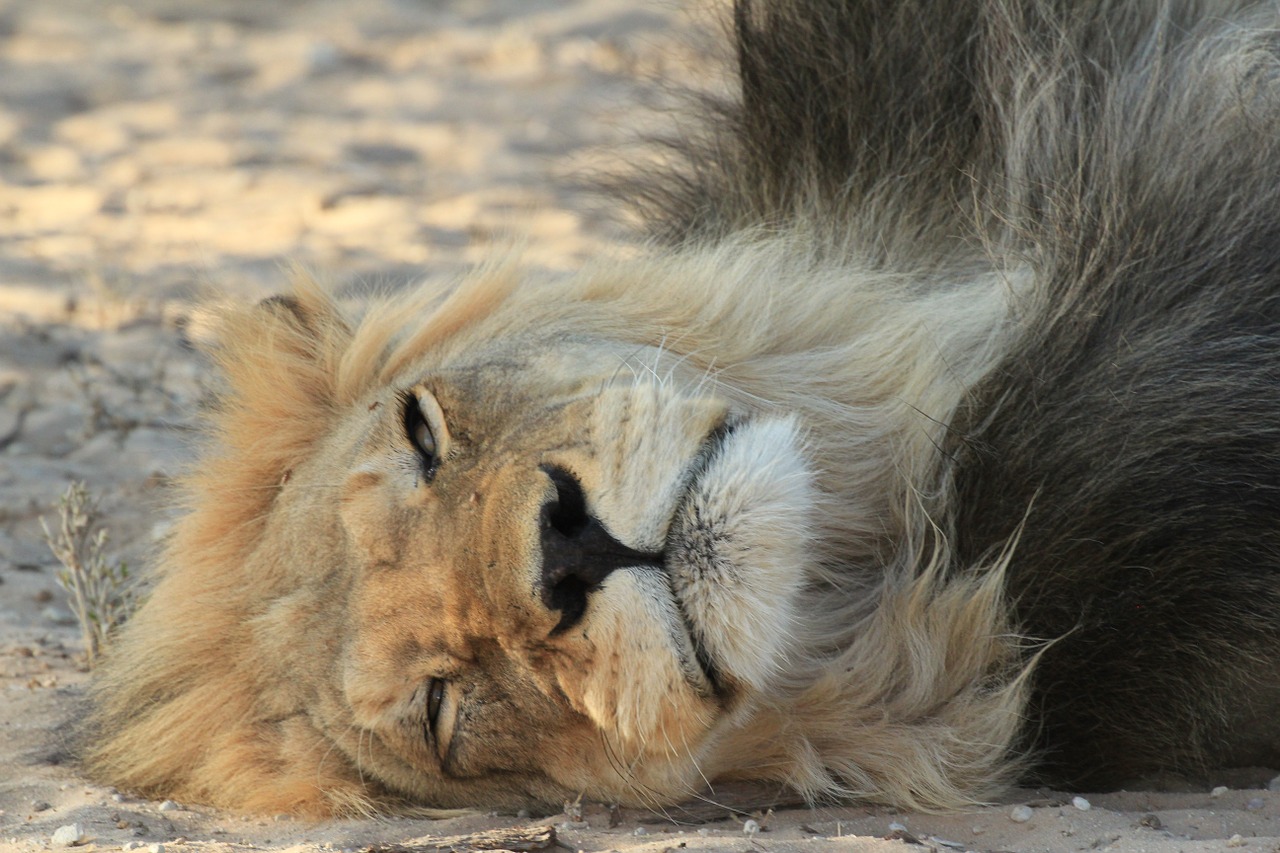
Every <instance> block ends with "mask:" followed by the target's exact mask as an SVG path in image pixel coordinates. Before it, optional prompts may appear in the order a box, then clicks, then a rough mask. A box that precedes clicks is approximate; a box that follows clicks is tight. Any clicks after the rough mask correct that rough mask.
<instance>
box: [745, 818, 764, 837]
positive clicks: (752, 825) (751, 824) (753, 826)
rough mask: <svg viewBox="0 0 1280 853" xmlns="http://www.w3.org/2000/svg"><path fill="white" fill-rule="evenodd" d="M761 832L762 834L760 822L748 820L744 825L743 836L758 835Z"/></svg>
mask: <svg viewBox="0 0 1280 853" xmlns="http://www.w3.org/2000/svg"><path fill="white" fill-rule="evenodd" d="M759 832H760V823H759V821H754V820H748V821H747V822H746V823H744V824H743V825H742V834H743V835H756V834H758V833H759Z"/></svg>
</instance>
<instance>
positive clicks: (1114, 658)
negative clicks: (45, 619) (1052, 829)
mask: <svg viewBox="0 0 1280 853" xmlns="http://www.w3.org/2000/svg"><path fill="white" fill-rule="evenodd" d="M1277 18H1280V15H1278V14H1277V11H1276V9H1274V8H1273V7H1272V6H1270V5H1266V4H1258V3H1243V2H1241V3H1225V2H1212V3H1210V2H1204V3H1197V2H1190V0H1187V2H1171V3H1157V2H1142V0H1125V2H1098V3H1088V4H1085V3H1077V2H1067V0H1063V2H1060V3H1053V2H1048V0H1043V2H1037V1H1036V0H1023V2H1014V0H985V2H979V0H969V1H968V2H960V3H953V2H950V0H947V2H943V0H913V2H908V3H883V2H835V0H792V1H791V2H786V0H777V2H772V3H764V2H761V3H756V2H750V0H742V2H739V3H737V4H736V6H735V14H734V20H735V25H736V29H735V33H736V36H735V38H736V41H735V44H736V46H737V51H738V67H739V71H740V78H741V82H742V91H741V97H740V98H739V99H738V100H735V101H733V102H731V103H726V104H712V105H711V108H710V109H706V110H705V112H706V113H707V114H708V115H710V116H711V117H710V118H709V119H708V120H707V122H706V124H705V125H703V126H702V130H697V131H694V132H691V134H690V135H689V136H688V137H686V138H684V139H681V140H676V141H670V142H668V143H667V145H668V148H669V150H670V151H671V152H672V154H673V155H674V157H673V160H672V162H670V163H669V164H668V165H667V166H666V167H664V171H662V172H661V173H657V174H646V175H642V176H639V177H632V178H629V179H627V180H626V181H623V182H621V183H620V186H622V187H623V188H625V189H626V190H627V192H628V195H629V198H630V199H631V200H632V201H634V202H637V203H638V204H639V206H640V208H641V210H642V212H643V213H644V215H645V216H646V217H647V222H648V223H649V228H650V231H651V233H652V234H654V235H655V237H656V238H657V240H658V241H659V242H656V243H655V245H654V247H653V251H652V252H650V253H649V254H648V255H647V256H644V257H641V258H639V259H633V260H627V261H617V260H603V261H600V262H598V263H595V264H593V265H589V266H588V267H587V268H585V269H583V270H582V271H580V272H578V273H576V274H574V275H572V276H567V277H563V278H557V279H551V280H536V279H532V278H528V277H526V276H525V275H524V274H522V273H521V272H520V271H519V268H518V265H516V264H515V263H510V262H504V263H498V264H495V265H493V266H491V267H487V268H484V269H481V270H479V271H477V272H476V273H475V274H474V275H472V276H471V277H470V278H468V279H467V280H466V281H463V282H462V283H460V284H459V285H457V287H456V288H453V289H452V290H449V291H446V290H444V289H442V290H439V291H435V290H431V289H429V288H423V289H420V290H418V291H415V292H413V293H409V294H406V295H401V296H395V297H389V298H384V299H380V300H378V299H375V300H371V301H370V303H369V304H368V305H367V306H366V307H365V308H364V310H363V312H361V314H360V316H351V317H345V316H343V314H342V312H341V311H340V310H339V309H338V308H337V306H336V305H334V304H333V302H332V301H331V300H330V299H329V298H328V297H326V296H325V295H324V294H323V292H322V291H321V290H320V289H319V288H317V287H315V286H314V285H312V284H309V283H308V282H306V281H305V280H304V281H300V282H299V283H298V284H297V285H296V287H295V289H294V292H293V295H292V296H291V297H289V298H288V299H286V300H279V301H274V302H270V303H268V304H266V305H264V306H261V307H258V308H245V309H242V308H227V309H225V310H223V311H222V313H221V317H222V320H221V334H220V335H219V342H218V344H217V346H216V347H215V349H214V351H213V357H214V359H215V361H216V362H217V364H218V365H219V367H220V369H221V371H222V374H223V376H224V377H225V390H224V392H223V394H222V396H221V399H220V400H219V403H218V405H217V406H216V408H215V410H214V411H213V413H212V415H211V418H210V427H209V437H210V438H209V443H208V447H207V448H206V450H205V451H204V455H203V456H202V457H201V458H200V460H199V461H198V462H197V464H196V466H195V468H194V470H193V472H192V474H191V475H190V476H189V477H188V478H187V480H186V481H185V486H184V488H185V491H184V494H185V495H186V498H185V500H186V504H185V515H184V516H183V518H182V519H181V521H180V522H179V523H178V525H177V528H176V532H175V534H174V535H173V537H172V539H171V541H170V542H169V543H168V545H167V547H166V549H165V552H164V554H163V555H162V557H161V559H160V560H159V561H158V564H157V566H156V570H155V586H154V591H153V592H152V594H151V596H150V598H149V599H148V601H147V602H146V604H145V605H144V606H143V607H142V608H141V609H140V610H139V612H138V613H137V615H136V616H135V617H134V618H133V619H132V620H131V621H130V623H129V624H128V626H127V627H126V628H125V630H124V631H123V632H122V633H121V634H120V636H119V637H118V638H117V639H116V642H115V645H114V648H113V650H112V653H111V655H110V657H109V659H108V662H107V665H106V667H105V670H104V672H103V674H102V675H101V676H100V677H99V678H98V679H97V686H96V688H95V696H96V698H97V703H98V704H97V710H96V711H95V716H94V719H93V725H92V727H91V730H92V731H93V732H94V736H93V738H92V741H91V744H90V746H89V748H88V750H87V760H88V762H89V765H90V767H91V768H92V770H93V772H94V773H95V774H97V775H98V776H99V777H100V778H103V779H107V780H109V781H111V782H112V783H114V784H118V785H121V786H124V787H129V788H132V789H137V790H141V791H144V792H147V793H151V794H155V795H162V794H163V795H165V796H173V797H178V798H182V799H185V800H189V801H201V802H209V803H214V804H217V805H222V806H229V807H233V808H241V809H250V810H262V811H266V810H270V811H277V812H278V811H286V810H289V811H300V812H308V813H314V814H330V813H339V812H349V811H353V810H354V811H362V810H363V811H368V810H377V809H387V808H396V807H404V806H406V805H413V804H416V805H420V806H429V807H430V806H440V807H452V806H466V805H482V806H490V807H492V806H504V807H516V806H518V805H523V804H530V803H537V802H544V803H545V802H557V801H558V798H561V797H572V796H576V795H578V794H580V793H586V795H587V796H589V797H595V798H599V799H603V800H609V801H625V802H634V803H639V804H646V805H656V804H661V803H670V802H676V801H679V800H681V799H684V798H687V797H690V796H693V795H696V794H698V793H700V792H702V790H703V789H704V788H705V786H706V785H707V784H708V783H712V784H714V782H715V781H716V780H719V779H743V778H746V779H761V780H769V781H779V782H784V783H786V784H789V785H791V786H793V787H794V788H796V789H797V790H799V791H801V792H803V793H804V794H806V795H808V796H810V797H812V798H825V797H857V798H863V799H868V800H874V801H879V802H885V803H889V804H893V805H898V806H906V807H912V808H953V807H957V806H960V805H963V804H965V803H968V802H973V801H975V800H978V799H982V798H984V797H988V796H991V795H992V794H993V793H995V792H996V791H998V790H999V789H1000V787H1001V786H1003V785H1007V784H1009V783H1011V782H1013V781H1016V780H1017V779H1019V778H1041V779H1047V780H1049V781H1055V782H1058V783H1063V784H1100V785H1111V784H1120V783H1122V782H1124V781H1127V780H1129V779H1132V778H1135V777H1140V776H1144V775H1150V774H1158V773H1162V772H1178V773H1185V774H1194V773H1197V772H1200V771H1203V770H1204V769H1206V768H1211V767H1217V766H1225V765H1230V764H1242V763H1263V762H1268V761H1273V760H1274V759H1275V758H1276V757H1280V756H1277V743H1278V742H1280V739H1278V738H1277V737H1276V733H1275V731H1274V726H1271V725H1266V724H1262V723H1260V721H1265V720H1267V719H1273V718H1274V717H1275V711H1276V710H1277V708H1278V707H1280V690H1278V689H1277V687H1276V684H1277V680H1276V674H1277V663H1278V662H1280V631H1278V630H1277V629H1278V628H1280V586H1278V585H1277V584H1276V583H1275V577H1276V575H1275V571H1276V569H1277V568H1278V567H1277V565H1276V560H1277V557H1276V555H1277V554H1280V541H1277V540H1278V539H1280V534H1278V533H1277V532H1276V525H1275V524H1274V519H1275V518H1276V517H1277V512H1278V511H1280V489H1277V488H1276V485H1275V484H1276V483H1280V471H1278V470H1276V469H1277V467H1278V463H1277V460H1278V459H1280V457H1278V456H1277V454H1276V451H1275V449H1274V448H1275V447H1276V439H1280V435H1277V432H1280V404H1278V403H1277V402H1276V395H1275V393H1274V389H1275V388H1276V387H1280V385H1278V384H1277V383H1278V382H1280V375H1277V374H1278V373H1280V370H1278V368H1277V365H1278V364H1280V360H1278V356H1280V353H1277V349H1278V348H1280V347H1278V346H1277V341H1280V299H1277V296H1278V295H1280V293H1278V291H1280V287H1278V286H1277V284H1276V282H1277V273H1278V272H1280V270H1278V269H1277V261H1278V260H1280V253H1277V251H1276V249H1275V247H1276V246H1280V234H1278V233H1273V232H1276V231H1280V226H1277V225H1276V224H1275V223H1277V222H1280V219H1278V218H1277V217H1275V216H1274V211H1275V210H1276V209H1277V206H1276V202H1277V201H1280V199H1278V198H1277V196H1278V195H1280V192H1278V190H1280V178H1278V177H1277V174H1280V173H1277V171H1276V165H1277V164H1280V150H1277V146H1280V141H1278V140H1280V133H1277V131H1280V127H1278V126H1277V125H1278V124H1280V99H1278V98H1277V95H1278V94H1280V93H1278V92H1277V91H1276V86H1277V83H1276V81H1277V80H1280V76H1278V75H1277V73H1276V72H1277V71H1278V70H1280V67H1277V52H1276V51H1277V47H1278V46H1277V44H1276V43H1275V33H1276V32H1277V31H1280V28H1277V26H1276V25H1277V24H1280V20H1277ZM704 107H706V104H704ZM406 407H407V408H406ZM418 409H421V410H422V411H425V412H427V413H428V414H427V415H423V416H421V417H426V418H427V420H428V421H429V422H428V423H427V428H428V429H429V431H430V432H431V435H432V440H433V442H434V446H433V449H432V451H431V452H432V453H438V454H439V456H438V458H434V457H432V458H429V459H428V460H427V462H429V463H430V464H426V463H424V461H423V460H422V459H419V458H418V457H421V456H422V455H423V454H422V453H421V448H419V450H418V452H417V456H415V450H414V444H413V442H412V441H411V439H412V434H413V430H411V429H410V430H406V428H405V424H406V423H410V422H411V421H410V419H411V418H416V417H420V416H419V415H418V414H417V410H418ZM432 419H435V420H432ZM436 421H439V422H436ZM406 432H408V433H409V435H406ZM415 460H417V461H416V462H415ZM424 465H425V467H424ZM415 466H417V467H415ZM566 483H568V485H566ZM575 502H577V503H581V504H582V507H583V511H582V514H581V517H580V518H579V519H578V520H577V521H576V522H575V523H574V524H572V525H570V524H566V523H563V522H557V521H555V519H556V518H558V517H559V515H558V514H563V513H565V512H567V511H568V510H566V509H565V506H566V505H571V504H574V503H575ZM540 519H541V522H540ZM588 524H591V525H596V527H593V528H591V529H593V530H596V529H598V530H599V531H603V532H601V533H598V534H593V535H598V536H603V537H606V538H607V541H608V542H611V543H616V545H617V546H618V547H621V546H625V548H626V549H628V550H627V553H631V554H634V555H639V556H636V557H635V559H636V560H637V561H638V563H637V566H636V567H634V568H625V567H624V568H621V569H618V570H616V571H612V573H609V574H608V575H607V577H605V576H603V575H602V576H600V577H596V576H595V575H591V574H590V572H589V567H588V571H586V572H585V573H584V574H583V576H582V577H583V578H584V580H582V581H581V586H580V588H578V587H574V588H572V589H570V588H568V587H562V586H560V585H559V582H560V578H561V575H559V574H555V573H554V572H552V571H551V569H550V567H551V566H552V565H553V564H554V565H559V563H557V562H556V561H558V560H565V561H566V562H565V563H564V565H577V562H575V561H576V559H577V557H578V556H579V554H578V552H577V551H574V552H573V553H572V554H570V555H569V556H568V557H565V555H564V553H563V552H564V549H575V548H579V547H581V546H580V545H579V544H577V543H576V541H571V540H573V537H575V536H578V535H579V530H580V529H583V528H586V527H587V526H588ZM698 525H704V526H705V530H704V529H702V528H699V527H698ZM686 526H687V528H688V529H686ZM703 534H705V535H703ZM607 547H608V548H614V547H615V545H614V544H609V545H608V546H607ZM685 551H687V552H688V556H687V559H686V558H685V557H683V556H678V555H680V554H681V553H683V552H685ZM601 553H603V552H601ZM646 555H648V556H646ZM645 561H648V562H647V563H646V562H645ZM640 563H644V564H645V565H649V564H653V565H649V568H644V567H643V566H641V565H640ZM659 563H660V564H661V569H658V568H656V566H657V565H658V564H659ZM569 614H573V618H569ZM682 625H684V626H685V627H681V626H682ZM735 626H737V631H735ZM686 629H687V636H686ZM695 652H696V653H697V654H695ZM695 658H696V660H695ZM442 683H443V684H447V685H448V686H447V690H446V692H445V693H444V694H443V696H444V698H443V699H441V700H440V704H439V707H440V708H443V710H441V711H439V714H440V715H441V716H440V717H439V720H436V719H434V718H433V719H431V720H428V716H429V714H432V713H435V712H433V711H428V708H435V707H436V705H435V704H430V703H428V698H427V697H428V696H430V695H432V690H433V687H434V688H439V687H440V685H441V684H442ZM1135 690H1141V691H1143V695H1144V696H1145V697H1146V698H1145V699H1144V701H1143V702H1142V703H1140V704H1135V703H1134V702H1132V701H1131V697H1132V696H1133V695H1134V691H1135ZM1226 691H1231V693H1230V694H1228V695H1240V692H1241V691H1247V692H1248V696H1249V698H1248V699H1246V700H1243V701H1240V702H1238V703H1236V704H1235V705H1234V706H1231V705H1228V704H1227V703H1224V702H1223V701H1222V696H1223V695H1224V693H1225V692H1226ZM441 721H442V722H441ZM1028 774H1031V775H1030V776H1028Z"/></svg>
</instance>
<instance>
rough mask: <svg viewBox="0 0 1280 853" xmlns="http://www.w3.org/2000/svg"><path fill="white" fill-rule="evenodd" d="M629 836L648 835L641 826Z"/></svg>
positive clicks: (647, 831)
mask: <svg viewBox="0 0 1280 853" xmlns="http://www.w3.org/2000/svg"><path fill="white" fill-rule="evenodd" d="M631 834H632V835H648V834H649V830H647V829H645V828H644V827H643V826H637V827H636V831H635V832H633V833H631Z"/></svg>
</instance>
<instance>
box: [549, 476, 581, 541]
mask: <svg viewBox="0 0 1280 853" xmlns="http://www.w3.org/2000/svg"><path fill="white" fill-rule="evenodd" d="M543 470H544V471H545V472H546V474H547V476H548V477H550V478H551V482H552V484H553V485H554V486H555V487H556V498H555V500H554V501H552V502H550V503H548V504H546V505H545V506H543V508H542V523H543V526H544V528H545V527H546V525H550V526H551V527H552V529H554V530H555V531H557V532H558V533H560V535H562V536H564V537H566V538H569V539H573V538H574V537H577V536H580V535H581V534H582V532H583V531H584V530H585V529H586V528H587V525H588V524H589V523H590V522H591V517H590V516H589V515H587V497H586V495H584V494H583V493H582V484H581V483H579V482H578V479H577V478H576V477H574V476H573V475H572V474H570V473H569V472H568V471H566V470H564V469H563V468H551V467H547V468H543Z"/></svg>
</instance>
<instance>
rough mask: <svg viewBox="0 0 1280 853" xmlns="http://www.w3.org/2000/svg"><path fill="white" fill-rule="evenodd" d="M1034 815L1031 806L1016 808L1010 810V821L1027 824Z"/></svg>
mask: <svg viewBox="0 0 1280 853" xmlns="http://www.w3.org/2000/svg"><path fill="white" fill-rule="evenodd" d="M1034 814H1035V812H1033V811H1032V810H1031V806H1014V807H1013V808H1012V809H1010V810H1009V820H1011V821H1013V822H1014V823H1026V822H1027V821H1029V820H1031V817H1032V816H1033V815H1034Z"/></svg>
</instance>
